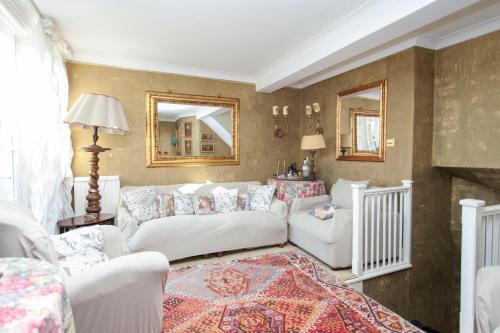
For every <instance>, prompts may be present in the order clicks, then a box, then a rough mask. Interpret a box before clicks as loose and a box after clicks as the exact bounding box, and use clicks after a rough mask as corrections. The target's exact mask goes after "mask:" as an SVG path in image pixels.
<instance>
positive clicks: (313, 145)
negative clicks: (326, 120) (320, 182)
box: [300, 134, 326, 180]
mask: <svg viewBox="0 0 500 333" xmlns="http://www.w3.org/2000/svg"><path fill="white" fill-rule="evenodd" d="M323 148H326V145H325V140H324V139H323V135H322V134H314V135H304V136H303V137H302V144H301V145H300V149H302V150H309V153H310V154H311V176H310V178H311V179H312V180H316V168H315V163H314V155H316V152H317V150H319V149H323Z"/></svg>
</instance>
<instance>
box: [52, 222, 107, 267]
mask: <svg viewBox="0 0 500 333" xmlns="http://www.w3.org/2000/svg"><path fill="white" fill-rule="evenodd" d="M50 237H51V239H52V243H53V244H54V248H55V250H56V252H57V255H58V257H59V267H61V268H62V269H64V272H65V273H66V274H67V275H69V276H71V275H74V274H78V273H81V272H83V271H86V270H87V269H89V268H91V267H93V266H95V265H97V264H100V263H103V262H106V261H108V260H109V259H110V258H109V257H108V256H107V255H106V253H105V252H104V235H103V233H102V231H101V228H100V226H91V227H85V228H79V229H75V230H71V231H68V232H65V233H63V234H61V235H52V236H50Z"/></svg>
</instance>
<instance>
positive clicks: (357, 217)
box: [351, 184, 367, 276]
mask: <svg viewBox="0 0 500 333" xmlns="http://www.w3.org/2000/svg"><path fill="white" fill-rule="evenodd" d="M351 188H352V204H353V205H352V222H353V224H352V272H353V274H355V275H357V276H361V275H362V274H363V226H364V225H363V219H364V216H363V207H364V199H365V195H364V191H365V190H366V188H367V185H366V184H352V185H351Z"/></svg>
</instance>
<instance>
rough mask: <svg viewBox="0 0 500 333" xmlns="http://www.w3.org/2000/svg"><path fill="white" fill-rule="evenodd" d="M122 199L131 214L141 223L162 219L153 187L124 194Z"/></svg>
mask: <svg viewBox="0 0 500 333" xmlns="http://www.w3.org/2000/svg"><path fill="white" fill-rule="evenodd" d="M122 199H123V202H124V203H125V205H126V206H127V209H128V211H129V212H130V214H131V215H132V216H133V217H135V218H136V219H138V220H139V221H141V222H144V221H149V220H154V219H157V218H159V217H160V215H159V214H158V204H157V202H156V191H155V189H154V188H153V187H143V188H138V189H134V190H130V191H126V192H124V193H123V194H122Z"/></svg>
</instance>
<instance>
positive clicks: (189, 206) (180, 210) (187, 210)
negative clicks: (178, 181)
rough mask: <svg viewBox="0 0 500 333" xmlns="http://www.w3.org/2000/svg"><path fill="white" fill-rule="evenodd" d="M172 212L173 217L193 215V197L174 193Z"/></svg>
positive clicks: (188, 194) (189, 194) (187, 194)
mask: <svg viewBox="0 0 500 333" xmlns="http://www.w3.org/2000/svg"><path fill="white" fill-rule="evenodd" d="M174 212H175V215H194V205H193V195H192V194H191V193H181V192H177V191H175V192H174Z"/></svg>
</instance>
